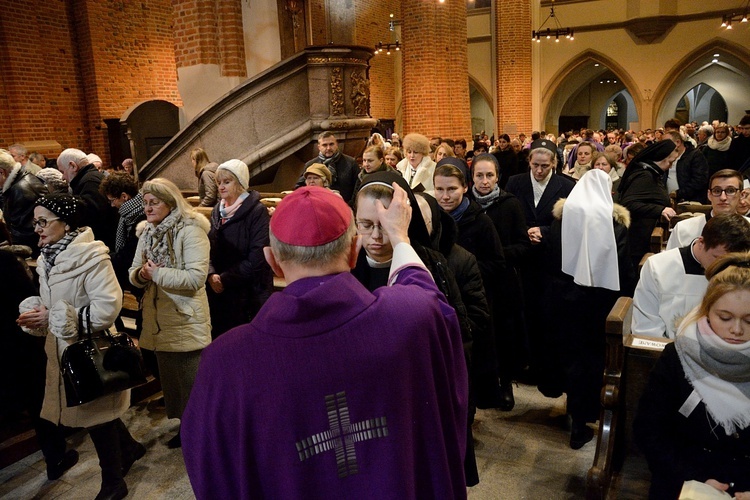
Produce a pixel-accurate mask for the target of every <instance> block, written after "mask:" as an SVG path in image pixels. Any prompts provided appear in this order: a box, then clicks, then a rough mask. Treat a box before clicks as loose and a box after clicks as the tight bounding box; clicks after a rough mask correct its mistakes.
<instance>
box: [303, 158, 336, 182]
mask: <svg viewBox="0 0 750 500" xmlns="http://www.w3.org/2000/svg"><path fill="white" fill-rule="evenodd" d="M307 174H315V175H317V176H318V177H323V178H325V179H326V180H328V185H329V186H330V185H331V182H333V179H332V176H331V171H330V170H328V167H326V166H325V165H323V164H322V163H313V164H312V165H310V166H309V167H307V169H306V170H305V174H304V177H305V178H307Z"/></svg>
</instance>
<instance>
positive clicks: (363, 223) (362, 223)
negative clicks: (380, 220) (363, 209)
mask: <svg viewBox="0 0 750 500" xmlns="http://www.w3.org/2000/svg"><path fill="white" fill-rule="evenodd" d="M375 228H378V231H380V233H381V234H382V233H383V226H381V225H380V224H375V223H374V222H372V221H369V220H358V221H357V231H359V234H372V232H373V231H374V230H375Z"/></svg>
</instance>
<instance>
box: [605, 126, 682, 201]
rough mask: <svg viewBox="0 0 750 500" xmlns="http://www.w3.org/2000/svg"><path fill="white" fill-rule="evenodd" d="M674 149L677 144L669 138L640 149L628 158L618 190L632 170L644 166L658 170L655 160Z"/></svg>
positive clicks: (620, 189) (621, 189)
mask: <svg viewBox="0 0 750 500" xmlns="http://www.w3.org/2000/svg"><path fill="white" fill-rule="evenodd" d="M675 149H677V144H675V143H674V142H673V141H672V140H670V139H665V140H663V141H659V142H655V143H653V144H651V145H650V146H648V147H647V148H646V149H643V150H641V152H640V153H638V154H637V155H635V157H633V159H632V160H630V163H629V164H628V168H626V169H625V172H623V174H622V180H621V181H620V187H619V188H618V191H619V192H623V190H624V189H625V186H626V185H627V183H626V182H625V180H626V179H627V178H628V177H630V175H631V174H632V173H633V172H634V171H636V170H641V169H644V168H651V169H656V171H658V170H659V167H658V165H656V162H657V161H662V160H663V159H664V158H666V157H668V156H669V155H670V154H672V151H674V150H675ZM657 173H658V172H657Z"/></svg>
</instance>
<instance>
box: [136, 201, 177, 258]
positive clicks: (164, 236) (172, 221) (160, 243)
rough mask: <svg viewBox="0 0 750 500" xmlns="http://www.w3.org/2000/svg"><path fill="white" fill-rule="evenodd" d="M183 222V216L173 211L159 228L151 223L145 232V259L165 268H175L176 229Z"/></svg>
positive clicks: (143, 235) (147, 225) (143, 236)
mask: <svg viewBox="0 0 750 500" xmlns="http://www.w3.org/2000/svg"><path fill="white" fill-rule="evenodd" d="M181 220H182V215H180V212H178V211H177V209H173V210H172V212H170V214H169V215H167V216H166V217H164V220H162V221H161V222H160V223H159V224H158V225H157V226H154V225H153V224H151V223H149V224H146V229H145V230H144V231H143V234H142V235H141V238H144V245H143V246H144V248H145V250H144V252H145V254H146V255H145V259H144V261H145V260H146V259H148V260H151V261H153V262H154V263H155V264H157V265H160V266H164V267H174V266H175V264H176V262H175V255H174V233H175V231H174V227H175V225H176V224H177V223H178V222H180V221H181Z"/></svg>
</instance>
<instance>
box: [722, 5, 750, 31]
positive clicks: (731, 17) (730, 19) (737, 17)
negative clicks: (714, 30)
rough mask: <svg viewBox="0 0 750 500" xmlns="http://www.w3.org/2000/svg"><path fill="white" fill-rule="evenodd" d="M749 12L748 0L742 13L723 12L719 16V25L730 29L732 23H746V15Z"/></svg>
mask: <svg viewBox="0 0 750 500" xmlns="http://www.w3.org/2000/svg"><path fill="white" fill-rule="evenodd" d="M749 14H750V0H747V2H746V3H745V9H744V10H743V11H742V13H737V12H732V13H731V14H724V15H723V16H721V27H722V28H725V29H728V30H731V29H732V23H746V22H747V17H748V15H749Z"/></svg>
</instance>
